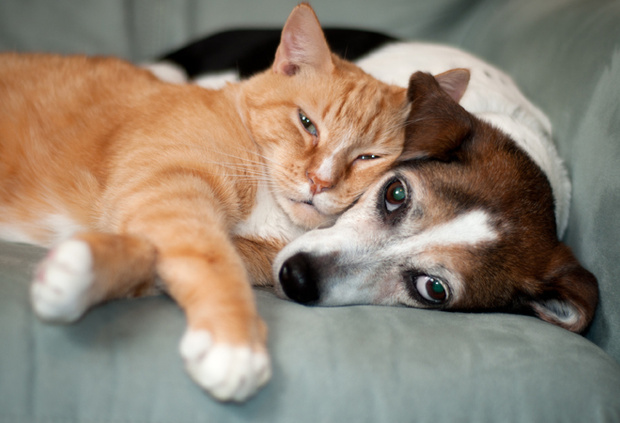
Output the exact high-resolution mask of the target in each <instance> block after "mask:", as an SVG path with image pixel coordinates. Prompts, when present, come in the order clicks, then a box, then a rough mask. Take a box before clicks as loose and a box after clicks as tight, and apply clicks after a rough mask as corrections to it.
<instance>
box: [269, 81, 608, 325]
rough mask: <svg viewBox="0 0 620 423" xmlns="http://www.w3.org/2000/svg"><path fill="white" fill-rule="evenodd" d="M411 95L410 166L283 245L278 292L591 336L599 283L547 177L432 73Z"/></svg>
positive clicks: (276, 266)
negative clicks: (514, 320)
mask: <svg viewBox="0 0 620 423" xmlns="http://www.w3.org/2000/svg"><path fill="white" fill-rule="evenodd" d="M448 91H449V90H448ZM408 95H409V98H410V100H411V101H412V110H411V114H410V116H409V121H408V126H407V129H406V138H407V148H406V151H405V152H404V153H403V154H404V155H406V156H407V157H406V158H407V159H409V161H408V162H407V163H406V164H402V165H399V166H398V167H396V168H394V169H392V170H391V171H389V172H388V173H387V174H385V175H384V176H383V177H382V178H381V179H380V180H379V181H377V182H376V183H375V184H374V185H373V186H372V187H371V188H370V189H369V190H368V191H367V192H366V193H365V194H364V195H363V196H362V197H361V198H360V199H359V201H358V202H357V203H356V204H355V205H354V206H353V207H352V208H350V209H349V210H348V211H347V212H345V214H344V215H342V216H341V217H340V219H339V220H338V221H337V222H336V224H335V225H334V226H332V227H330V228H327V229H320V230H314V231H310V232H308V233H306V234H305V235H303V236H301V237H300V238H298V239H297V240H295V241H294V242H292V243H291V244H289V245H288V246H287V247H286V248H284V249H283V250H282V251H281V253H280V254H279V255H278V257H277V258H276V261H275V263H274V276H275V279H276V291H277V292H278V293H279V294H280V295H282V296H285V297H288V298H290V299H293V300H295V301H298V302H300V303H306V304H316V305H345V304H385V305H407V306H412V307H418V308H435V309H443V310H462V311H508V312H522V313H534V314H536V315H538V316H539V317H540V318H542V319H544V320H547V321H549V322H551V323H554V324H557V325H559V326H562V327H565V328H566V329H569V330H571V331H575V332H581V331H583V330H584V329H585V328H586V327H587V326H588V325H589V323H590V321H591V320H592V317H593V314H594V311H595V308H596V304H597V301H598V288H597V282H596V279H595V278H594V276H593V275H592V274H591V273H590V272H588V271H587V270H586V269H584V268H583V267H582V266H581V265H580V264H579V263H578V262H577V260H576V259H575V257H574V256H573V254H572V253H571V251H570V250H569V248H568V247H567V246H565V245H564V244H562V243H561V242H559V240H558V238H557V235H556V224H555V216H554V203H553V194H552V191H551V187H550V185H549V182H548V180H547V178H546V176H545V174H544V173H543V172H542V171H541V170H540V168H539V167H538V166H537V165H536V164H535V163H534V162H533V161H532V160H531V159H530V158H529V156H528V155H527V154H526V153H524V152H523V151H522V150H521V149H520V148H519V147H517V145H516V144H515V142H513V141H512V140H511V138H510V137H509V136H508V135H506V134H504V133H502V132H501V131H499V130H498V129H495V128H494V127H492V126H491V125H489V124H487V123H485V122H483V121H481V120H479V119H477V118H476V117H474V116H473V115H471V114H470V113H468V112H467V111H466V110H465V109H463V108H462V107H461V106H459V105H458V103H457V101H455V99H457V100H458V96H456V97H455V96H454V95H452V97H451V96H450V95H448V93H447V92H446V90H445V89H443V88H442V86H440V85H439V83H438V82H437V80H436V79H435V78H433V77H432V76H431V75H428V74H423V73H416V74H414V75H413V76H412V78H411V80H410V85H409V92H408Z"/></svg>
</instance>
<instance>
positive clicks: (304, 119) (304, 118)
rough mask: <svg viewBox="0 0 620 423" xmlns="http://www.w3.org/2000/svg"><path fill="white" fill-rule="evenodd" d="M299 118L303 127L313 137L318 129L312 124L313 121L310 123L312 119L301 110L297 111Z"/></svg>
mask: <svg viewBox="0 0 620 423" xmlns="http://www.w3.org/2000/svg"><path fill="white" fill-rule="evenodd" d="M299 120H300V121H301V124H302V125H303V127H304V129H305V130H306V131H307V132H308V133H309V134H310V135H312V136H315V137H316V136H317V135H318V131H317V130H316V126H314V123H312V121H311V120H310V119H308V116H306V115H305V114H304V112H302V111H301V110H300V111H299Z"/></svg>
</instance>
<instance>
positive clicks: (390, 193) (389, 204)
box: [385, 181, 407, 212]
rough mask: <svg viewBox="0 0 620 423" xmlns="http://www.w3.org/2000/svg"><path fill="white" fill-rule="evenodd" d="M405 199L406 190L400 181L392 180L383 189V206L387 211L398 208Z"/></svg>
mask: <svg viewBox="0 0 620 423" xmlns="http://www.w3.org/2000/svg"><path fill="white" fill-rule="evenodd" d="M406 199H407V191H406V190H405V186H404V185H403V183H402V182H400V181H394V182H392V183H391V184H390V185H389V186H388V187H387V190H386V191H385V207H386V209H387V210H388V211H389V212H393V211H394V210H396V209H398V208H399V207H400V206H401V205H402V204H403V203H404V202H405V200H406Z"/></svg>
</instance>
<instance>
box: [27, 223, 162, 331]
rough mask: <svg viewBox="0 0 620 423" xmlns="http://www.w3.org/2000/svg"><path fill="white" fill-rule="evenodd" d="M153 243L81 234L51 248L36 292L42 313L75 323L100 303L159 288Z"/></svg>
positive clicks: (40, 269)
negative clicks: (155, 282) (157, 285)
mask: <svg viewBox="0 0 620 423" xmlns="http://www.w3.org/2000/svg"><path fill="white" fill-rule="evenodd" d="M155 258H156V251H155V248H154V247H153V245H151V244H150V243H149V242H148V241H145V240H143V239H140V238H137V237H132V236H127V235H116V234H107V233H98V232H87V233H81V234H77V235H76V236H74V237H73V238H71V239H68V240H66V241H64V242H61V243H60V244H59V245H57V246H56V247H54V248H53V249H52V250H50V252H49V254H48V255H47V257H46V258H45V259H44V260H43V261H42V262H41V263H40V264H39V267H38V269H37V271H36V274H35V277H34V280H33V282H32V285H31V288H30V294H31V301H32V305H33V308H34V310H35V312H36V313H37V315H38V316H39V317H40V318H41V319H43V320H46V321H52V322H63V323H68V322H73V321H75V320H77V319H79V318H80V317H81V316H82V315H83V314H84V313H85V312H86V311H87V310H88V309H89V308H90V307H92V306H93V305H95V304H98V303H100V302H103V301H106V300H109V299H113V298H123V297H135V296H142V295H147V294H150V293H153V292H154V291H156V290H155V286H154V281H155Z"/></svg>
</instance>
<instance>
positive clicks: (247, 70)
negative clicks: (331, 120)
mask: <svg viewBox="0 0 620 423" xmlns="http://www.w3.org/2000/svg"><path fill="white" fill-rule="evenodd" d="M280 33H281V30H279V29H237V30H230V31H224V32H220V33H217V34H214V35H211V36H209V37H207V38H203V39H201V40H198V41H195V42H193V43H191V44H189V45H187V46H185V47H183V48H181V49H179V50H176V51H173V52H171V53H168V54H166V55H164V56H163V57H161V58H160V59H159V60H165V61H168V62H173V63H175V64H177V65H179V66H180V67H182V68H183V69H185V71H186V72H187V74H188V76H189V77H190V78H194V77H196V76H198V75H202V74H205V73H213V72H223V71H231V70H237V71H238V72H239V76H240V77H241V78H245V77H248V76H251V75H253V74H255V73H257V72H260V71H263V70H265V69H267V68H268V67H269V66H271V64H272V63H273V59H274V57H275V54H276V49H277V48H278V44H279V43H280ZM324 33H325V37H326V38H327V42H328V44H329V46H330V48H331V49H332V51H333V52H334V53H336V54H338V55H339V56H340V57H343V58H345V59H347V60H356V59H358V58H360V57H362V56H364V55H366V54H367V53H369V52H371V51H373V50H375V49H377V48H379V47H381V46H383V45H384V44H386V43H389V42H393V41H397V39H396V38H393V37H391V36H389V35H384V34H380V33H378V32H372V31H363V30H356V29H343V28H326V29H324Z"/></svg>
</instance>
